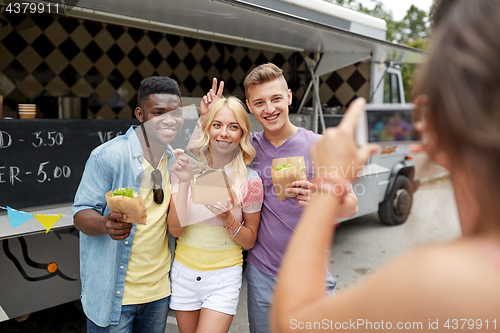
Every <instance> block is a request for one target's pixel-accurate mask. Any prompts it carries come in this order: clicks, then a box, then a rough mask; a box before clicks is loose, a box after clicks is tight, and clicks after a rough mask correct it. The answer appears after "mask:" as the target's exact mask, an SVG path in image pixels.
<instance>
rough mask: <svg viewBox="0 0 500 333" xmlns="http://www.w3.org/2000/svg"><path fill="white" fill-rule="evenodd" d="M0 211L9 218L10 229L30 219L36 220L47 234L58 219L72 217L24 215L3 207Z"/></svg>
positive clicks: (18, 211) (21, 212)
mask: <svg viewBox="0 0 500 333" xmlns="http://www.w3.org/2000/svg"><path fill="white" fill-rule="evenodd" d="M0 209H5V210H7V215H8V217H9V221H10V225H11V226H12V229H14V228H17V227H19V226H20V225H21V224H23V223H24V222H26V221H28V220H29V219H31V218H33V217H34V218H36V219H37V220H38V222H40V224H41V225H42V226H43V227H44V228H45V230H46V232H45V233H48V232H49V231H50V229H52V227H53V226H54V224H56V222H57V221H59V219H60V218H61V217H62V216H64V217H72V216H69V215H66V214H48V215H47V214H31V213H26V212H23V211H20V210H17V209H14V208H12V207H9V206H7V207H3V206H0Z"/></svg>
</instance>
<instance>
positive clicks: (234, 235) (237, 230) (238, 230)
mask: <svg viewBox="0 0 500 333" xmlns="http://www.w3.org/2000/svg"><path fill="white" fill-rule="evenodd" d="M241 227H242V225H241V224H240V227H239V228H238V229H236V232H235V233H234V234H233V235H231V234H229V237H231V238H234V237H236V235H237V234H238V232H240V230H241Z"/></svg>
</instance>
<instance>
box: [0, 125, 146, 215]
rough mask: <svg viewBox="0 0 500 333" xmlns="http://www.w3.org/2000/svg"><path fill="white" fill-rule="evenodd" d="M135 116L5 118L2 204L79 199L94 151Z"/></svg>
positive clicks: (0, 153)
mask: <svg viewBox="0 0 500 333" xmlns="http://www.w3.org/2000/svg"><path fill="white" fill-rule="evenodd" d="M131 125H139V121H138V120H135V119H128V120H121V119H109V120H90V119H89V120H76V119H64V120H63V119H61V120H56V119H32V120H31V119H30V120H19V119H12V120H5V119H0V206H3V207H6V206H10V207H12V208H14V209H19V208H26V207H38V206H45V205H52V204H59V203H71V202H73V199H74V196H75V193H76V189H77V188H78V185H79V184H80V179H81V178H82V174H83V169H84V167H85V162H86V161H87V159H88V157H89V155H90V152H91V151H92V150H93V149H94V148H95V147H97V146H99V145H100V144H102V143H104V142H106V141H109V140H111V139H113V138H114V137H116V136H117V135H120V134H124V133H125V132H126V131H127V130H128V128H129V127H130V126H131Z"/></svg>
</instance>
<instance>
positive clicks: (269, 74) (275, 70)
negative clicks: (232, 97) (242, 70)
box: [243, 62, 288, 97]
mask: <svg viewBox="0 0 500 333" xmlns="http://www.w3.org/2000/svg"><path fill="white" fill-rule="evenodd" d="M275 79H280V80H281V82H282V83H283V86H284V87H285V90H288V84H287V83H286V80H285V77H284V76H283V70H282V69H281V68H279V67H278V66H276V65H275V64H273V63H270V62H268V63H267V64H262V65H259V66H257V67H255V68H254V69H253V70H252V71H251V72H250V74H248V75H247V77H246V78H245V81H243V86H244V87H245V96H247V97H248V89H250V88H251V87H253V86H254V85H256V84H261V83H265V82H269V81H272V80H275Z"/></svg>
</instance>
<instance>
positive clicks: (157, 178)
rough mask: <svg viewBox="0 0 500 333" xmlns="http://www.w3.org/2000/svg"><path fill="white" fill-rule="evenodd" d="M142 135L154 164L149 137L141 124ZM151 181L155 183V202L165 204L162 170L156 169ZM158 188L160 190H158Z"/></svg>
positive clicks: (152, 173)
mask: <svg viewBox="0 0 500 333" xmlns="http://www.w3.org/2000/svg"><path fill="white" fill-rule="evenodd" d="M141 128H142V133H143V134H144V140H145V141H146V146H147V147H148V151H149V156H150V157H151V162H153V164H155V163H154V159H153V153H151V147H150V146H149V140H148V136H147V135H146V130H145V129H144V123H141ZM158 163H159V162H158ZM151 180H152V181H153V201H154V202H155V203H157V204H158V205H160V204H162V203H163V197H164V194H163V189H162V187H161V185H162V182H163V177H162V176H161V172H160V170H158V168H155V169H154V170H153V172H151ZM156 186H158V188H156Z"/></svg>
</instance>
